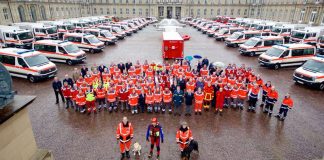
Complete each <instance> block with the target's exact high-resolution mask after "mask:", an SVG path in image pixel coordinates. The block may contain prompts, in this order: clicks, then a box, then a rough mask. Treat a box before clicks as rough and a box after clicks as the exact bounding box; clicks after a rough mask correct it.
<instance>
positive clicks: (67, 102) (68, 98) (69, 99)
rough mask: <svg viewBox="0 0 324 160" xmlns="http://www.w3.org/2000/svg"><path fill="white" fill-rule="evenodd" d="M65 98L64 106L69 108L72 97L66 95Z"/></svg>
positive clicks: (71, 103)
mask: <svg viewBox="0 0 324 160" xmlns="http://www.w3.org/2000/svg"><path fill="white" fill-rule="evenodd" d="M65 100H66V106H65V107H66V108H69V107H70V105H71V107H72V108H73V102H72V99H71V98H70V97H67V98H65Z"/></svg>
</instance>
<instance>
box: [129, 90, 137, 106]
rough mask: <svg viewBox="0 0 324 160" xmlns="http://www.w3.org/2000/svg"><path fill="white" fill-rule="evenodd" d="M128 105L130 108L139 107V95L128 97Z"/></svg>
mask: <svg viewBox="0 0 324 160" xmlns="http://www.w3.org/2000/svg"><path fill="white" fill-rule="evenodd" d="M128 103H129V105H130V106H137V105H138V95H137V94H136V93H135V94H130V95H129V97H128Z"/></svg>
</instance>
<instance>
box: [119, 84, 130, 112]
mask: <svg viewBox="0 0 324 160" xmlns="http://www.w3.org/2000/svg"><path fill="white" fill-rule="evenodd" d="M128 96H129V92H128V89H127V88H126V86H125V85H123V86H122V88H121V89H120V90H119V101H120V105H121V107H120V109H121V111H122V112H124V110H125V109H127V110H129V107H128V105H127V100H128Z"/></svg>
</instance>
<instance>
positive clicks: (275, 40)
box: [182, 18, 324, 90]
mask: <svg viewBox="0 0 324 160" xmlns="http://www.w3.org/2000/svg"><path fill="white" fill-rule="evenodd" d="M182 22H184V23H186V24H188V25H190V26H192V27H193V28H196V29H197V30H198V31H201V32H202V33H203V34H207V36H208V37H213V38H214V39H215V40H217V41H224V43H225V45H226V46H227V47H234V48H236V47H237V48H238V51H239V53H240V54H241V55H247V56H251V57H254V56H259V58H258V62H259V64H260V65H261V66H265V67H269V68H274V69H279V68H282V67H291V66H298V67H299V68H297V69H296V70H295V72H294V74H293V79H294V81H295V82H296V83H299V84H307V85H310V86H315V87H317V88H319V89H321V90H324V26H309V25H306V24H291V23H287V22H272V21H264V20H258V19H249V18H235V19H234V18H230V19H228V20H227V21H226V22H225V23H224V22H223V23H222V22H219V21H215V20H214V21H212V20H207V19H192V18H187V19H185V20H183V21H182Z"/></svg>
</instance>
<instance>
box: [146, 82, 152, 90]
mask: <svg viewBox="0 0 324 160" xmlns="http://www.w3.org/2000/svg"><path fill="white" fill-rule="evenodd" d="M146 84H147V86H148V87H150V88H151V89H152V90H153V89H154V81H147V82H146Z"/></svg>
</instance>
